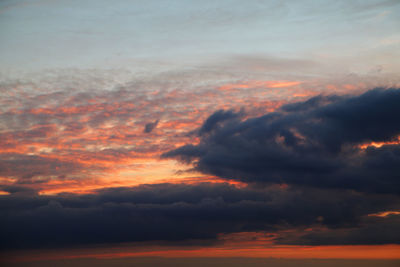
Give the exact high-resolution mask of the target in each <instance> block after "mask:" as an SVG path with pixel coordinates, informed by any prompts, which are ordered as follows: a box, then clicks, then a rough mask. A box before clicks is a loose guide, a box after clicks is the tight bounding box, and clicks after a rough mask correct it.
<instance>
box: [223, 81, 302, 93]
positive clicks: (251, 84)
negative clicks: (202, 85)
mask: <svg viewBox="0 0 400 267" xmlns="http://www.w3.org/2000/svg"><path fill="white" fill-rule="evenodd" d="M301 83H302V82H299V81H292V82H291V81H248V82H247V83H237V84H225V85H222V86H220V87H219V88H218V90H221V91H227V90H232V89H246V88H257V87H263V88H282V87H290V86H295V85H299V84H301Z"/></svg>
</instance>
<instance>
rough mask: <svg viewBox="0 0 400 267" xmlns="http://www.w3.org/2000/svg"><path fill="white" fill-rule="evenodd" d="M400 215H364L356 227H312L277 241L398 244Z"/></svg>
mask: <svg viewBox="0 0 400 267" xmlns="http://www.w3.org/2000/svg"><path fill="white" fill-rule="evenodd" d="M399 225H400V216H399V215H393V216H388V217H384V218H371V217H366V218H364V219H363V220H362V222H361V223H360V225H358V227H353V228H331V229H314V231H310V232H303V233H300V234H299V233H297V234H294V235H290V234H289V235H288V236H282V237H281V238H279V240H276V241H277V243H282V244H292V245H302V244H308V245H365V244H376V245H382V244H399V243H400V228H399Z"/></svg>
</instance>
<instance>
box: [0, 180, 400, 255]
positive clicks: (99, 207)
mask: <svg viewBox="0 0 400 267" xmlns="http://www.w3.org/2000/svg"><path fill="white" fill-rule="evenodd" d="M393 207H399V200H398V199H397V198H396V197H393V196H389V195H386V196H385V195H384V196H382V195H381V196H379V195H368V196H367V195H365V194H361V193H355V192H353V191H343V190H342V191H337V190H320V189H313V188H306V187H304V188H290V187H289V188H286V189H282V188H280V187H277V186H273V187H266V188H253V187H245V188H236V187H234V186H232V185H228V184H209V183H204V184H198V185H185V184H158V185H143V186H138V187H133V188H112V189H104V190H100V191H98V192H97V193H96V194H89V195H72V194H71V195H68V194H64V195H56V196H40V195H26V194H25V195H18V194H13V195H8V196H0V216H1V218H2V219H1V221H0V237H1V238H0V240H1V242H0V247H1V248H2V249H12V248H40V247H64V246H76V245H85V244H103V243H119V242H136V241H154V242H155V241H160V240H164V241H184V240H214V241H216V240H217V236H218V234H220V233H233V232H245V231H278V230H284V229H292V228H296V227H308V226H309V225H314V224H319V225H323V226H324V227H328V228H332V229H339V228H343V229H347V228H349V227H353V228H357V227H358V225H359V224H360V223H361V222H362V221H363V220H362V218H364V217H365V216H366V215H367V214H370V213H376V212H378V211H381V210H382V209H384V208H393ZM321 218H323V219H321ZM396 231H397V232H399V230H396ZM396 235H397V233H396ZM397 236H398V235H397ZM290 242H293V241H292V240H290Z"/></svg>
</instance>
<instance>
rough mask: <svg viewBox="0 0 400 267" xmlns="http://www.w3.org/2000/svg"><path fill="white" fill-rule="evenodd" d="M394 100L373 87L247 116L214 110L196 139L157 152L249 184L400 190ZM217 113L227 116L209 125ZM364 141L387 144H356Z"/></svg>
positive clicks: (393, 94) (399, 125)
mask: <svg viewBox="0 0 400 267" xmlns="http://www.w3.org/2000/svg"><path fill="white" fill-rule="evenodd" d="M399 101H400V89H386V90H385V89H374V90H370V91H367V92H365V93H363V94H361V95H357V96H334V95H333V96H317V97H314V98H311V99H309V100H307V101H303V102H298V103H293V104H288V105H285V106H283V107H282V108H281V109H280V110H278V111H276V112H271V113H267V114H265V115H263V116H259V117H252V118H248V119H246V120H238V119H237V117H238V116H235V115H234V114H233V113H232V112H231V111H218V112H216V113H214V114H213V115H211V116H210V117H209V118H208V119H207V120H206V121H205V123H204V124H203V126H202V127H201V128H200V130H199V137H200V143H199V144H197V145H193V144H187V145H184V146H181V147H179V148H177V149H174V150H171V151H169V152H166V153H164V154H163V155H162V157H163V158H177V159H179V160H181V161H183V162H186V163H192V164H193V165H194V167H195V169H196V170H197V171H200V172H202V173H205V174H212V175H216V176H219V177H222V178H228V179H236V180H240V181H243V182H249V183H287V184H293V185H307V186H312V187H318V188H343V189H353V190H357V191H361V192H372V193H394V194H399V193H400V180H399V177H398V173H399V172H400V145H399V144H397V143H393V141H394V140H398V136H399V135H400V117H399V116H398V114H400V106H399V105H398V103H400V102H399ZM221 114H230V115H229V118H226V119H225V120H224V121H223V123H222V122H221V123H218V124H217V123H215V125H217V126H218V127H210V126H209V125H210V123H209V122H210V121H214V118H218V117H220V115H221ZM204 128H206V129H208V130H207V131H204V130H202V129H204ZM369 142H389V143H390V144H387V145H383V146H381V147H373V146H370V147H368V148H367V149H362V148H360V145H362V144H365V143H369Z"/></svg>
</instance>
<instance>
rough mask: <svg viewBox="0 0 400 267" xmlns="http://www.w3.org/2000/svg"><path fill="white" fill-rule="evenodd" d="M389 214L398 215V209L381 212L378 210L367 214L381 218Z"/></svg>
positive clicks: (399, 212) (399, 213)
mask: <svg viewBox="0 0 400 267" xmlns="http://www.w3.org/2000/svg"><path fill="white" fill-rule="evenodd" d="M390 215H400V211H393V210H390V211H382V212H378V213H373V214H368V216H374V217H381V218H384V217H387V216H390Z"/></svg>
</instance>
